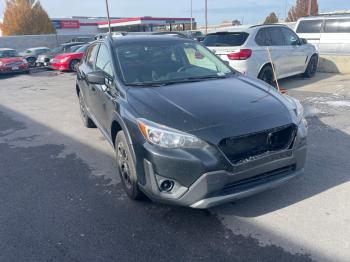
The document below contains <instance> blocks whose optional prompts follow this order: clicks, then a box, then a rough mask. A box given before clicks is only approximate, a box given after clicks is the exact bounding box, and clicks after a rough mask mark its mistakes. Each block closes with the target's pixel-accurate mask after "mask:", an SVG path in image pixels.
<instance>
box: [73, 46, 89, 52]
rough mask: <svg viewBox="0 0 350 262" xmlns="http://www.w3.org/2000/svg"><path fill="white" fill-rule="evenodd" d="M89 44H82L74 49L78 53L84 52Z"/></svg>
mask: <svg viewBox="0 0 350 262" xmlns="http://www.w3.org/2000/svg"><path fill="white" fill-rule="evenodd" d="M88 46H89V45H83V46H80V47H79V48H78V49H77V50H75V52H76V53H79V52H85V51H86V49H87V48H88Z"/></svg>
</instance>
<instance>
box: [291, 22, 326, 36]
mask: <svg viewBox="0 0 350 262" xmlns="http://www.w3.org/2000/svg"><path fill="white" fill-rule="evenodd" d="M322 23H323V21H322V20H303V21H300V22H299V25H298V28H297V30H296V31H297V33H320V32H321V27H322Z"/></svg>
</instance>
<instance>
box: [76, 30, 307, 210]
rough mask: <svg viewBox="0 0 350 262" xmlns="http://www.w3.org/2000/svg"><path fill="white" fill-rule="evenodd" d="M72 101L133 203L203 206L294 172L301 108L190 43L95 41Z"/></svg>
mask: <svg viewBox="0 0 350 262" xmlns="http://www.w3.org/2000/svg"><path fill="white" fill-rule="evenodd" d="M76 93H77V95H78V98H79V103H80V110H81V115H82V119H83V123H84V125H85V126H86V127H90V128H91V127H96V126H97V127H98V128H99V129H100V130H101V132H102V133H103V135H104V136H105V137H106V139H107V140H108V141H109V143H110V144H111V146H112V147H113V148H114V150H115V154H116V166H117V169H116V170H115V173H116V174H119V175H120V177H121V182H122V185H123V187H124V190H125V192H126V193H127V195H128V196H129V197H130V198H132V199H140V198H141V197H142V196H143V195H146V196H148V197H149V198H151V199H153V200H156V201H160V202H165V203H170V204H176V205H183V206H189V207H193V208H208V207H211V206H214V205H218V204H222V203H226V202H230V201H234V200H236V199H239V198H243V197H247V196H249V195H252V194H255V193H258V192H261V191H263V190H266V189H268V188H272V187H275V186H278V185H280V184H282V183H284V182H286V181H287V180H289V179H291V178H293V177H295V176H299V175H301V174H303V170H304V164H305V158H306V148H307V145H306V136H307V125H306V121H305V119H304V117H303V108H302V106H301V105H300V103H299V102H298V101H297V100H295V99H293V98H291V97H289V96H286V95H281V94H280V93H278V92H277V91H276V90H275V89H274V88H272V87H271V86H269V85H267V84H265V83H264V82H262V81H260V80H255V79H251V78H247V77H245V76H243V75H242V74H240V73H238V72H237V71H234V70H233V69H231V68H230V67H229V66H227V65H226V64H225V63H224V62H222V61H221V60H220V59H218V58H217V57H216V56H215V55H214V54H213V53H212V52H210V51H209V50H208V49H207V48H205V47H204V46H203V45H201V44H200V43H198V42H197V41H193V40H190V39H186V38H183V37H178V36H167V35H164V36H154V35H153V36H152V35H149V36H118V37H115V38H112V37H107V38H103V39H100V40H98V41H96V42H94V43H93V44H91V45H90V46H89V48H88V49H87V51H86V53H85V57H84V58H83V59H82V61H81V63H80V64H79V66H78V70H77V82H76ZM111 168H112V167H111Z"/></svg>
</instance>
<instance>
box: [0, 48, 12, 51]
mask: <svg viewBox="0 0 350 262" xmlns="http://www.w3.org/2000/svg"><path fill="white" fill-rule="evenodd" d="M0 51H15V49H12V48H0Z"/></svg>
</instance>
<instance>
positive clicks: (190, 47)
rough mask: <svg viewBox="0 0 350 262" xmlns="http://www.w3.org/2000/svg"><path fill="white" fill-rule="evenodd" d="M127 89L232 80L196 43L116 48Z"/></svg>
mask: <svg viewBox="0 0 350 262" xmlns="http://www.w3.org/2000/svg"><path fill="white" fill-rule="evenodd" d="M116 54H117V57H118V62H119V66H120V69H121V73H122V77H123V80H124V82H125V84H127V85H150V84H157V83H158V84H169V83H178V82H187V81H196V80H197V81H203V80H205V79H208V78H214V79H215V78H224V77H228V76H231V75H232V74H233V70H232V69H230V68H229V67H228V66H227V65H226V64H225V63H223V62H222V61H221V60H220V59H219V58H217V57H216V56H215V55H214V54H213V53H212V52H210V51H209V50H207V49H206V48H205V47H203V46H202V45H200V44H198V43H196V42H180V41H179V42H177V41H176V42H175V41H174V42H170V43H169V42H149V43H134V44H128V45H125V46H120V47H117V48H116Z"/></svg>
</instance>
